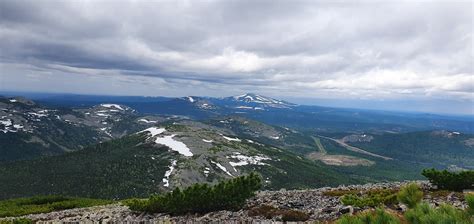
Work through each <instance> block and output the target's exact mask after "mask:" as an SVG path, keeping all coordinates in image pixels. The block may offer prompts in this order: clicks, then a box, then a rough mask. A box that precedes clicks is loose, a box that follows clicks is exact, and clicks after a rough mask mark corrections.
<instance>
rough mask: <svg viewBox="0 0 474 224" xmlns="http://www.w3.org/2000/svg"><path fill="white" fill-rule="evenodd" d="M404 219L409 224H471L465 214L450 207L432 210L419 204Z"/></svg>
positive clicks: (444, 206) (443, 206)
mask: <svg viewBox="0 0 474 224" xmlns="http://www.w3.org/2000/svg"><path fill="white" fill-rule="evenodd" d="M405 218H406V220H407V222H408V223H410V224H424V223H431V224H438V223H439V224H443V223H456V224H470V223H472V222H471V221H472V220H471V218H470V216H469V215H468V214H467V212H464V211H462V210H460V209H457V208H454V207H453V206H450V205H441V206H440V207H439V208H433V207H431V206H430V205H429V204H427V203H421V204H418V205H417V206H415V207H414V208H413V209H409V210H408V211H407V212H406V213H405Z"/></svg>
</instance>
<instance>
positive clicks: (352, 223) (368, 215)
mask: <svg viewBox="0 0 474 224" xmlns="http://www.w3.org/2000/svg"><path fill="white" fill-rule="evenodd" d="M399 223H400V220H399V219H398V218H397V217H396V216H394V215H392V214H390V213H388V212H386V211H384V210H383V209H381V208H378V209H376V210H375V211H372V212H363V213H360V214H357V215H354V216H351V215H344V216H342V217H341V218H340V219H339V220H337V221H336V224H399Z"/></svg>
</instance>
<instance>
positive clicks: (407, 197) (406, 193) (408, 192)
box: [397, 183, 423, 208]
mask: <svg viewBox="0 0 474 224" xmlns="http://www.w3.org/2000/svg"><path fill="white" fill-rule="evenodd" d="M397 199H398V201H399V202H401V203H403V204H405V205H407V207H408V208H414V207H415V206H416V204H418V203H420V201H421V199H423V191H421V189H420V187H419V186H418V185H417V184H415V183H411V184H408V185H406V186H404V187H402V188H401V189H400V192H398V195H397Z"/></svg>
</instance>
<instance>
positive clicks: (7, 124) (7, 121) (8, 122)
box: [0, 119, 12, 126]
mask: <svg viewBox="0 0 474 224" xmlns="http://www.w3.org/2000/svg"><path fill="white" fill-rule="evenodd" d="M0 124H3V125H5V126H10V125H12V121H11V120H10V119H7V120H5V121H2V120H0Z"/></svg>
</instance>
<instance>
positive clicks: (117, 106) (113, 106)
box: [100, 103, 124, 110]
mask: <svg viewBox="0 0 474 224" xmlns="http://www.w3.org/2000/svg"><path fill="white" fill-rule="evenodd" d="M100 106H102V107H105V108H116V109H119V110H124V109H123V107H122V106H120V105H118V104H110V103H106V104H101V105H100Z"/></svg>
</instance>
